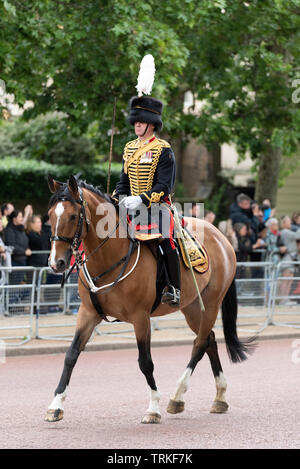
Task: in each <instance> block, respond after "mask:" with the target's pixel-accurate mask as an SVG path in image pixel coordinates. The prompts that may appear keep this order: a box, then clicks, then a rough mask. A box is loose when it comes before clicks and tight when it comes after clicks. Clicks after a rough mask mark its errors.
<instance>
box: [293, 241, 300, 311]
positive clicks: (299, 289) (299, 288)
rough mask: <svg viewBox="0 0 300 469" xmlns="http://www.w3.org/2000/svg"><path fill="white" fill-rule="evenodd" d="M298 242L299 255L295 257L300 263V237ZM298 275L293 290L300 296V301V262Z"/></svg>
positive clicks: (297, 268)
mask: <svg viewBox="0 0 300 469" xmlns="http://www.w3.org/2000/svg"><path fill="white" fill-rule="evenodd" d="M296 243H297V255H296V257H295V260H296V261H297V262H299V263H300V239H298V240H297V241H296ZM296 277H297V278H298V280H297V282H296V285H295V289H294V290H293V295H297V296H299V298H297V303H300V281H299V278H300V264H298V265H297V266H296Z"/></svg>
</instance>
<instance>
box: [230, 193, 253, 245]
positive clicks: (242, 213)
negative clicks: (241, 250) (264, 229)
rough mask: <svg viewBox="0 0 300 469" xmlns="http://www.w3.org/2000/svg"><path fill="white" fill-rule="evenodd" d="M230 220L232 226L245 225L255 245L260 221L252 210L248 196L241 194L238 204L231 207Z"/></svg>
mask: <svg viewBox="0 0 300 469" xmlns="http://www.w3.org/2000/svg"><path fill="white" fill-rule="evenodd" d="M230 219H231V221H232V225H233V226H234V225H235V224H236V223H244V224H245V225H246V226H247V228H248V232H249V235H250V238H251V242H252V244H255V243H256V241H257V227H258V224H259V221H258V220H257V218H256V217H255V215H254V214H253V211H252V208H251V199H250V197H248V195H246V194H239V195H238V196H237V199H236V202H234V203H233V204H231V207H230Z"/></svg>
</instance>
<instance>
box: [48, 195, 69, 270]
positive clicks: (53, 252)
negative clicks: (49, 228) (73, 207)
mask: <svg viewBox="0 0 300 469" xmlns="http://www.w3.org/2000/svg"><path fill="white" fill-rule="evenodd" d="M64 210H65V209H64V206H63V203H62V202H59V203H58V204H57V206H56V208H55V215H56V226H55V233H54V236H57V233H58V226H59V221H60V217H61V216H62V214H63V213H64ZM55 243H56V241H53V243H52V246H51V252H50V258H49V264H50V267H51V268H52V269H54V270H55V269H56V247H55Z"/></svg>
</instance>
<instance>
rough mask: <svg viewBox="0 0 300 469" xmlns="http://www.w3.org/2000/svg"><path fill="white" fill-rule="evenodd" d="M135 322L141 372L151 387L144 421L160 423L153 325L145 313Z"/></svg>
mask: <svg viewBox="0 0 300 469" xmlns="http://www.w3.org/2000/svg"><path fill="white" fill-rule="evenodd" d="M141 316H142V317H141V318H140V319H139V320H138V321H136V322H135V323H134V329H135V335H136V340H137V346H138V350H139V358H138V363H139V367H140V370H141V372H142V373H143V374H144V375H145V378H146V380H147V383H148V385H149V387H150V402H149V407H148V409H147V410H146V414H145V415H144V417H143V419H142V423H160V420H161V413H160V410H159V399H160V392H159V390H158V389H157V386H156V383H155V380H154V377H153V370H154V365H153V361H152V357H151V345H150V344H151V325H150V318H149V316H146V315H145V313H143V315H141Z"/></svg>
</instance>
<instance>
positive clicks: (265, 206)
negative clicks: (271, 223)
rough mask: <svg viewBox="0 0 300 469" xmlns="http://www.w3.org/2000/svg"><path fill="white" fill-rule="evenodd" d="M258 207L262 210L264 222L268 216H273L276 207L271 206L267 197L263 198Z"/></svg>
mask: <svg viewBox="0 0 300 469" xmlns="http://www.w3.org/2000/svg"><path fill="white" fill-rule="evenodd" d="M260 209H261V210H262V212H263V222H264V223H265V222H266V221H267V220H268V219H269V218H274V216H275V212H276V209H275V208H272V205H271V202H270V200H269V199H264V200H263V201H262V204H261V206H260Z"/></svg>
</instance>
